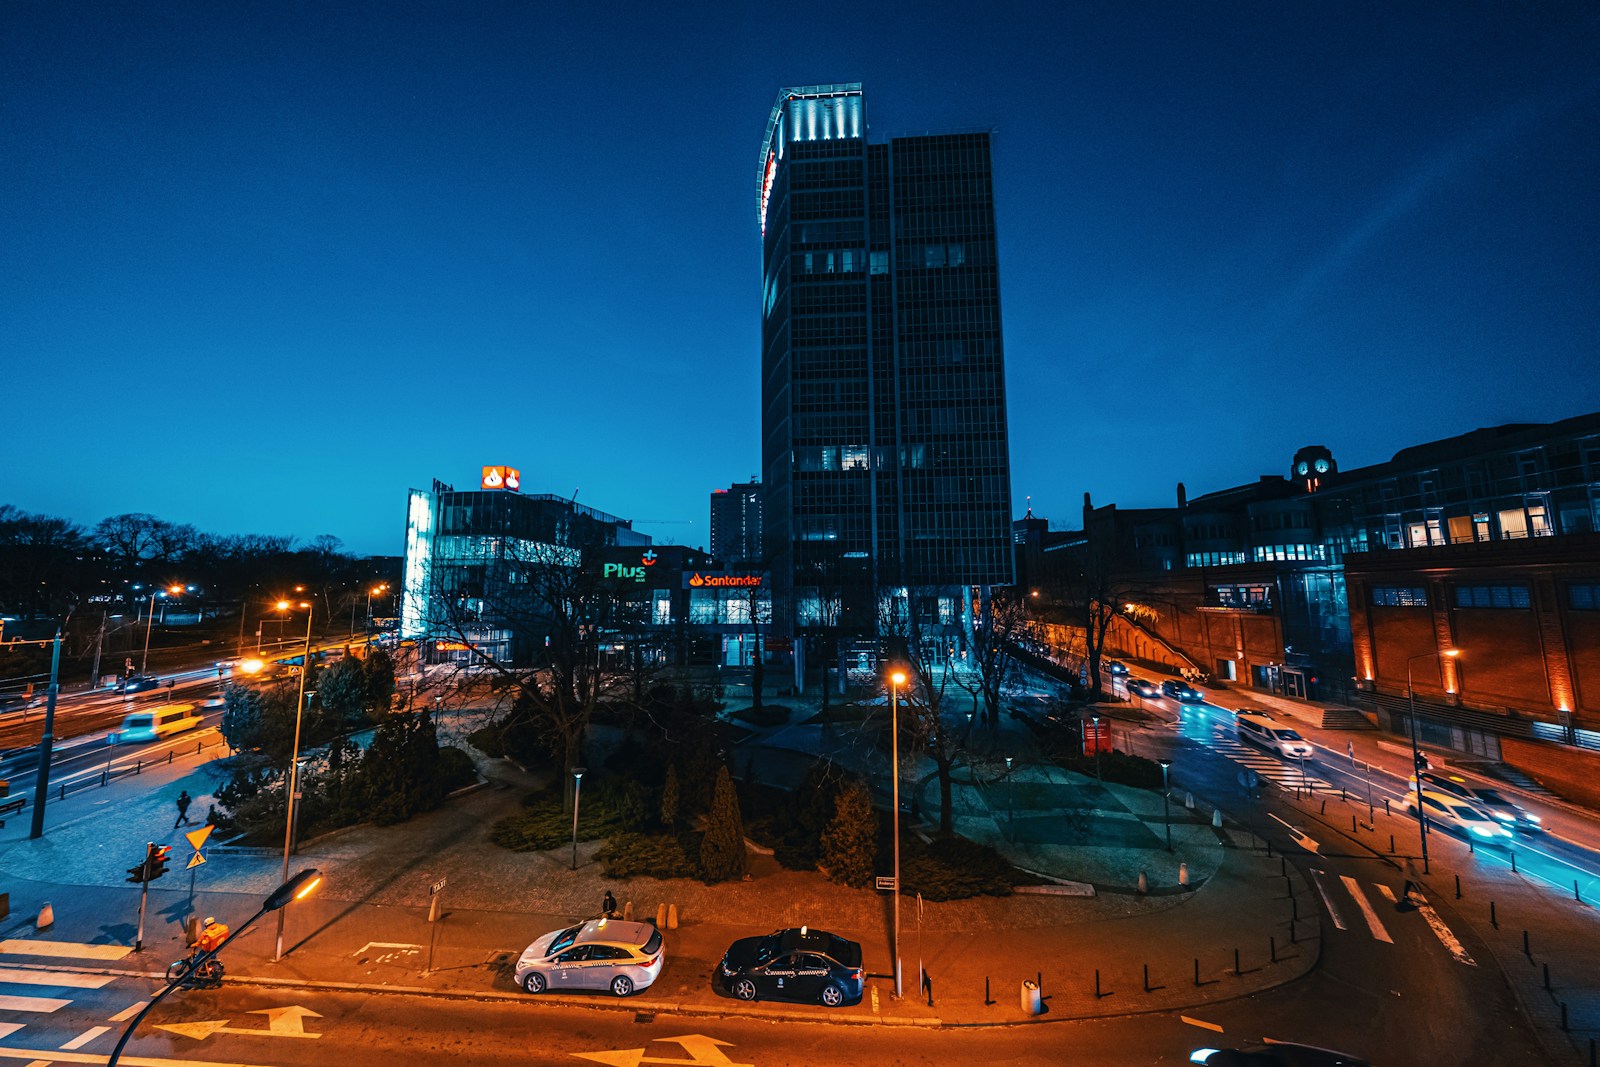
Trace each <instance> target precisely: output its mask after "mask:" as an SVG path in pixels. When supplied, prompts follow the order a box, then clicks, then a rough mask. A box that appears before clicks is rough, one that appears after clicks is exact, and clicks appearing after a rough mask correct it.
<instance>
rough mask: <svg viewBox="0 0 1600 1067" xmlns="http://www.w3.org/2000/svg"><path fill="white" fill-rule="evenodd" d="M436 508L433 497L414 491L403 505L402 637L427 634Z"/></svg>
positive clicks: (417, 490) (423, 492) (425, 492)
mask: <svg viewBox="0 0 1600 1067" xmlns="http://www.w3.org/2000/svg"><path fill="white" fill-rule="evenodd" d="M436 504H437V500H436V498H435V497H434V495H433V494H432V493H429V492H427V491H425V490H422V489H413V490H411V498H410V500H409V501H408V503H407V505H406V564H405V576H404V578H403V580H402V586H401V594H400V636H401V637H421V636H422V635H423V634H425V633H426V632H427V630H428V617H427V605H428V572H429V570H430V569H431V568H432V565H433V531H434V527H435V526H436V525H437V516H436V515H435V514H434V509H435V507H436Z"/></svg>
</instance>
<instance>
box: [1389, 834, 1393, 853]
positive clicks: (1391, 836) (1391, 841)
mask: <svg viewBox="0 0 1600 1067" xmlns="http://www.w3.org/2000/svg"><path fill="white" fill-rule="evenodd" d="M1389 855H1391V856H1392V855H1394V835H1393V834H1390V835H1389Z"/></svg>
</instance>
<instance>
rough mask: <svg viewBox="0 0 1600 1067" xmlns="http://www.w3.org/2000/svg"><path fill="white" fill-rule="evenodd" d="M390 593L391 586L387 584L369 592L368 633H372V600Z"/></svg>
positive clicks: (384, 583)
mask: <svg viewBox="0 0 1600 1067" xmlns="http://www.w3.org/2000/svg"><path fill="white" fill-rule="evenodd" d="M388 591H389V584H388V583H387V582H383V583H381V584H379V585H375V586H373V587H372V588H371V589H368V590H367V633H369V634H370V633H371V632H372V598H373V597H375V596H382V595H383V594H384V593H387V592H388Z"/></svg>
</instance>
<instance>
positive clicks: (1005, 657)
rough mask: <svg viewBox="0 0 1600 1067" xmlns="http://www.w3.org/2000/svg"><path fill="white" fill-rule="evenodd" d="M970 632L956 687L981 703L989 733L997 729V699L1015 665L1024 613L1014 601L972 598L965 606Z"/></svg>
mask: <svg viewBox="0 0 1600 1067" xmlns="http://www.w3.org/2000/svg"><path fill="white" fill-rule="evenodd" d="M965 607H966V611H967V617H968V618H969V619H971V623H972V631H971V641H970V647H969V649H968V657H967V662H966V663H965V664H963V666H964V667H965V668H966V669H965V670H962V671H958V672H957V673H956V676H955V680H956V683H957V684H958V685H960V686H961V687H962V688H963V689H965V690H967V692H969V693H971V694H972V695H973V698H974V700H975V701H980V700H981V701H982V704H983V720H984V725H986V726H987V727H988V728H989V731H990V733H994V732H996V731H998V730H999V729H1000V698H1001V694H1002V692H1003V691H1004V687H1005V683H1006V679H1007V678H1009V677H1010V675H1011V672H1012V670H1013V668H1014V665H1015V662H1014V659H1013V651H1014V649H1015V642H1016V639H1017V638H1018V637H1020V636H1022V635H1023V633H1024V632H1025V630H1026V629H1027V626H1028V618H1027V612H1026V611H1025V610H1024V609H1023V606H1022V605H1021V604H1020V603H1018V602H1016V601H1014V600H1001V599H998V598H996V597H994V596H993V595H991V596H989V597H988V598H987V599H983V600H980V599H977V598H973V599H971V600H970V601H968V603H967V604H966V605H965Z"/></svg>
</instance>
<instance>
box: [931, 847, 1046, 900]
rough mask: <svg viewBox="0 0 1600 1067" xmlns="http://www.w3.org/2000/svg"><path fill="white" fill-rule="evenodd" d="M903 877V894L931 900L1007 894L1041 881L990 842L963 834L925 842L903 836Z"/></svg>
mask: <svg viewBox="0 0 1600 1067" xmlns="http://www.w3.org/2000/svg"><path fill="white" fill-rule="evenodd" d="M900 880H901V882H902V883H904V884H903V885H902V886H901V887H900V891H901V893H902V894H907V893H921V894H922V895H923V897H925V898H926V899H928V900H963V899H966V898H967V897H979V896H989V897H1005V896H1010V895H1011V891H1012V888H1013V887H1014V886H1018V885H1036V884H1038V882H1039V879H1038V878H1035V877H1034V876H1033V875H1030V874H1027V873H1026V872H1024V871H1019V870H1017V869H1016V868H1015V867H1013V866H1011V864H1010V863H1009V862H1008V861H1007V860H1006V858H1005V857H1004V856H1002V855H1000V853H998V852H996V851H995V850H994V849H992V848H990V847H989V846H988V845H980V844H978V843H976V842H974V841H968V840H967V839H966V838H964V837H942V838H938V839H936V840H934V841H932V842H930V843H926V844H924V843H923V841H922V840H921V839H920V838H916V837H905V838H903V839H902V840H901V845H900Z"/></svg>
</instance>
